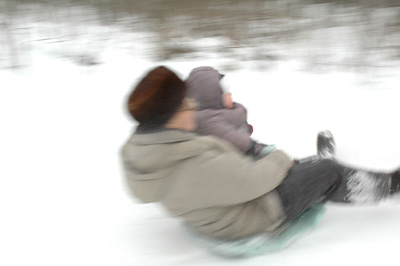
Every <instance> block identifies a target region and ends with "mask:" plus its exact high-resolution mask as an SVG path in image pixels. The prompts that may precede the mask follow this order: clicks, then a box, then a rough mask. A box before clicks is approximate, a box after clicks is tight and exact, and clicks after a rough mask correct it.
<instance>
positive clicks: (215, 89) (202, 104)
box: [185, 66, 224, 110]
mask: <svg viewBox="0 0 400 266" xmlns="http://www.w3.org/2000/svg"><path fill="white" fill-rule="evenodd" d="M220 79H221V74H220V73H219V72H218V71H217V70H215V69H214V68H212V67H208V66H203V67H198V68H195V69H193V70H192V72H191V73H190V75H189V77H188V78H187V80H186V81H185V83H186V87H187V94H186V95H187V97H190V98H194V99H195V100H196V102H197V103H198V104H199V108H198V110H204V109H223V108H224V106H223V104H222V99H221V96H222V94H223V93H222V88H221V86H220V84H219V81H220Z"/></svg>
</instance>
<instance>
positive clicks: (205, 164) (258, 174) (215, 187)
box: [180, 151, 292, 208]
mask: <svg viewBox="0 0 400 266" xmlns="http://www.w3.org/2000/svg"><path fill="white" fill-rule="evenodd" d="M291 166H292V160H291V159H290V158H289V157H288V156H287V155H286V154H285V153H283V152H282V151H274V152H272V153H271V154H270V155H268V156H267V157H265V158H262V159H260V160H258V161H256V162H254V161H252V160H250V159H248V158H247V157H245V156H240V154H238V153H235V152H228V153H222V154H214V155H212V154H210V153H209V154H207V155H206V156H202V159H201V160H198V161H197V162H196V163H194V164H192V165H191V174H192V175H193V176H192V177H191V178H186V179H182V180H181V181H182V182H183V183H182V184H181V187H182V186H183V187H190V188H193V189H190V194H189V193H187V194H186V195H185V196H184V195H182V197H183V198H181V199H180V200H187V201H191V203H192V205H193V207H194V208H207V207H215V206H232V205H236V204H240V203H245V202H248V201H251V200H254V199H256V198H259V197H261V196H263V195H265V194H266V193H268V192H270V191H272V190H274V189H275V188H276V187H277V186H279V184H280V183H281V182H282V181H283V180H284V178H285V177H286V176H287V174H288V172H289V170H290V168H291ZM185 182H189V183H188V184H185ZM185 198H186V199H185Z"/></svg>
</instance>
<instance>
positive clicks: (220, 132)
mask: <svg viewBox="0 0 400 266" xmlns="http://www.w3.org/2000/svg"><path fill="white" fill-rule="evenodd" d="M223 77H224V75H222V74H220V73H219V72H218V71H217V70H215V69H213V68H212V67H207V66H203V67H198V68H195V69H193V70H192V72H191V73H190V75H189V77H188V79H187V80H186V82H185V83H186V86H187V97H190V98H193V99H195V100H196V102H197V104H198V105H199V106H198V111H197V113H196V122H197V124H198V129H197V131H198V133H200V134H202V135H214V136H217V137H220V138H222V139H225V140H227V141H229V142H230V143H232V144H233V145H234V146H236V147H237V148H239V149H240V150H241V151H243V152H244V153H245V154H248V155H251V156H253V157H254V158H255V159H259V158H261V157H264V156H266V155H268V154H269V153H270V152H271V151H274V150H275V149H276V148H275V145H265V144H261V143H258V142H256V141H254V140H253V139H252V138H251V137H250V136H251V134H252V132H253V127H252V126H251V125H249V124H248V123H247V111H246V109H245V108H244V106H243V105H241V104H239V103H237V102H234V101H233V100H232V94H231V93H230V92H229V91H228V88H227V85H226V83H225V82H224V81H225V80H224V78H223Z"/></svg>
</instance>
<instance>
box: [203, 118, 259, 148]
mask: <svg viewBox="0 0 400 266" xmlns="http://www.w3.org/2000/svg"><path fill="white" fill-rule="evenodd" d="M229 111H231V110H229ZM232 112H237V113H240V112H241V110H232ZM197 120H198V123H199V133H200V134H202V135H213V136H216V137H219V138H222V139H224V140H226V141H228V142H230V143H231V144H233V145H234V146H236V147H237V148H238V149H239V150H241V151H242V152H247V151H248V150H249V149H250V148H251V144H252V143H253V140H252V139H251V137H250V134H249V132H248V131H247V130H243V127H239V125H240V124H239V123H237V124H234V123H232V121H231V120H228V119H226V115H225V114H224V113H216V114H215V115H213V116H211V117H203V116H202V115H201V114H200V115H199V116H198V118H197ZM241 123H242V124H243V123H246V121H245V120H243V121H242V122H241Z"/></svg>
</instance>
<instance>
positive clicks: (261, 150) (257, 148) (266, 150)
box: [246, 141, 276, 160]
mask: <svg viewBox="0 0 400 266" xmlns="http://www.w3.org/2000/svg"><path fill="white" fill-rule="evenodd" d="M275 150H276V146H275V145H274V144H269V145H267V144H262V143H257V142H255V141H253V144H252V146H251V148H250V149H249V150H248V151H247V153H246V154H248V155H251V156H253V158H254V159H256V160H258V159H261V158H262V157H265V156H267V155H268V154H270V153H271V152H273V151H275Z"/></svg>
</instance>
